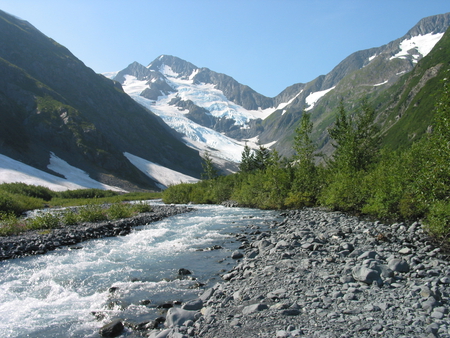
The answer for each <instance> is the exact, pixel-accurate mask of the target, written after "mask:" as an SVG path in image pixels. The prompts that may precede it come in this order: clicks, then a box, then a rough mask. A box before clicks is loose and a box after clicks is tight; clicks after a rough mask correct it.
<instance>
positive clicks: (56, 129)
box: [0, 11, 201, 189]
mask: <svg viewBox="0 0 450 338" xmlns="http://www.w3.org/2000/svg"><path fill="white" fill-rule="evenodd" d="M0 30H1V32H2V34H1V35H0V108H1V109H0V114H1V116H0V118H1V119H2V124H1V127H0V128H1V133H0V152H1V153H3V154H5V155H7V156H10V157H12V158H14V159H18V160H21V161H23V162H24V163H27V164H30V165H32V166H34V167H36V168H39V169H41V170H45V171H47V172H51V170H49V169H48V168H47V166H48V164H49V158H50V153H49V152H50V151H52V152H53V153H55V154H56V155H57V156H58V157H60V158H61V159H63V160H65V161H67V162H68V163H70V164H72V165H74V166H76V167H78V168H81V169H83V170H85V171H86V172H88V173H89V174H90V175H91V177H92V178H95V179H97V180H99V181H102V182H105V183H109V184H112V183H113V184H115V185H118V186H124V187H127V188H131V189H136V188H138V187H143V188H150V189H153V188H157V186H156V185H155V182H154V180H152V179H151V178H150V177H148V176H147V175H146V174H144V173H142V172H141V171H140V170H138V169H137V168H136V167H135V166H134V165H132V164H131V163H130V161H129V160H128V159H127V158H126V157H125V156H124V153H125V152H128V153H131V154H133V155H135V156H139V157H141V158H143V159H146V160H149V161H152V162H155V163H158V164H160V165H162V166H165V167H168V168H171V169H173V170H176V171H179V172H183V173H184V174H187V175H191V176H198V175H199V173H200V172H201V159H200V157H199V155H198V152H197V151H195V150H193V149H191V148H189V147H187V146H185V145H184V143H183V142H181V140H180V137H179V135H177V134H176V133H175V132H174V131H173V130H171V129H170V128H169V127H168V126H167V125H166V124H165V123H164V122H163V121H162V120H161V119H160V118H159V117H157V116H156V115H154V114H152V113H151V112H149V111H148V110H146V109H144V108H143V107H142V106H141V105H139V104H137V103H136V102H135V101H134V100H132V99H131V98H130V97H129V96H128V95H126V94H125V93H124V92H123V90H122V87H121V86H120V84H118V83H117V82H116V83H114V82H113V81H111V80H109V79H107V78H105V77H104V76H102V75H98V74H95V73H94V72H93V71H92V70H91V69H90V68H87V67H86V66H85V65H84V64H83V63H82V62H81V61H80V60H78V59H77V58H76V57H75V56H73V55H72V54H71V53H70V51H68V50H67V49H66V48H64V47H63V46H61V45H59V44H58V43H56V42H55V41H53V40H51V39H49V38H48V37H46V36H45V35H43V34H42V33H40V32H39V31H38V30H36V29H35V28H34V27H33V26H32V25H30V24H29V23H28V22H25V21H22V20H19V19H17V18H15V17H13V16H11V15H9V14H7V13H4V12H1V11H0ZM3 121H5V123H3ZM12 131H14V132H12Z"/></svg>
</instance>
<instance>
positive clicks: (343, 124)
mask: <svg viewBox="0 0 450 338" xmlns="http://www.w3.org/2000/svg"><path fill="white" fill-rule="evenodd" d="M438 93H440V95H439V96H436V99H437V104H436V107H435V109H434V112H433V114H431V115H433V123H432V126H433V128H432V131H431V132H430V133H428V134H427V135H426V137H422V138H420V139H418V140H416V142H415V143H413V144H412V146H410V147H409V148H406V149H401V150H400V149H399V150H392V148H390V147H382V141H383V139H382V134H381V133H380V128H379V126H378V125H377V123H376V121H375V117H376V114H375V111H374V110H373V109H372V108H371V107H370V105H369V102H368V100H366V99H364V100H362V102H361V104H360V105H359V107H357V108H356V109H355V110H354V111H352V112H350V113H349V112H347V111H346V110H345V108H344V104H343V103H342V102H341V104H340V106H339V108H338V111H337V113H336V115H337V117H336V123H335V124H334V125H333V126H332V127H331V128H329V129H328V134H329V137H330V138H331V139H332V141H333V145H334V147H335V148H336V151H335V152H334V154H333V156H332V157H331V158H328V159H326V160H325V164H320V165H318V164H316V162H318V161H315V157H317V156H319V155H320V154H317V153H315V149H316V146H314V143H313V142H312V141H311V138H310V134H311V132H312V124H311V121H310V116H309V114H308V113H306V112H303V115H302V118H301V121H300V122H299V125H298V127H297V129H296V133H295V137H294V144H293V150H294V152H295V155H294V156H292V158H289V159H286V158H281V157H280V156H279V155H278V153H277V152H276V151H269V150H268V149H266V148H264V147H262V146H261V147H260V148H259V149H257V150H255V151H252V150H251V149H250V148H249V147H247V146H246V147H245V148H244V151H243V153H242V161H241V165H240V171H239V172H238V173H236V174H233V175H229V176H225V177H224V176H219V177H216V178H213V179H208V180H204V181H201V182H199V183H196V184H181V185H176V186H171V187H169V188H168V189H167V190H166V191H164V193H163V201H164V202H165V203H188V202H194V203H221V202H223V201H226V200H235V201H237V202H238V203H240V204H241V205H243V206H248V207H257V208H262V209H285V208H301V207H304V206H323V207H328V208H330V209H332V210H341V211H345V212H351V213H354V214H358V215H367V216H372V217H377V218H382V219H390V220H408V221H412V220H418V219H421V220H423V221H424V222H425V224H426V226H427V228H428V230H429V232H430V234H432V235H434V236H436V237H437V238H439V239H441V240H446V239H447V238H448V236H449V235H450V166H449V163H450V89H449V85H448V80H447V79H446V81H443V82H441V87H440V90H439V91H438ZM323 162H324V161H321V163H323Z"/></svg>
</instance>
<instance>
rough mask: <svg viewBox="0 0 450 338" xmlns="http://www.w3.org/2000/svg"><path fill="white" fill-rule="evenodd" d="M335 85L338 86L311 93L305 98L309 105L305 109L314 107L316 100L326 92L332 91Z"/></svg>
mask: <svg viewBox="0 0 450 338" xmlns="http://www.w3.org/2000/svg"><path fill="white" fill-rule="evenodd" d="M335 87H336V86H334V87H331V88H328V89H325V90H321V91H318V92H314V93H311V94H309V95H308V96H307V97H306V99H305V102H306V104H307V105H308V106H309V107H308V108H306V109H305V111H308V110H311V109H313V108H314V105H315V104H316V102H317V101H319V99H320V98H321V97H323V96H324V95H325V94H327V93H328V92H330V91H332V90H333V89H334V88H335Z"/></svg>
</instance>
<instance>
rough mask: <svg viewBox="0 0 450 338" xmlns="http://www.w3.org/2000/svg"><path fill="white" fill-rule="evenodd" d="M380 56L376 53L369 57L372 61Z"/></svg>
mask: <svg viewBox="0 0 450 338" xmlns="http://www.w3.org/2000/svg"><path fill="white" fill-rule="evenodd" d="M377 56H378V54H374V55H372V56H371V57H369V62H370V61H372V60H373V59H375V58H376V57H377Z"/></svg>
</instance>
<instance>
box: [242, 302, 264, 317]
mask: <svg viewBox="0 0 450 338" xmlns="http://www.w3.org/2000/svg"><path fill="white" fill-rule="evenodd" d="M268 308H269V307H268V306H267V304H252V305H249V306H246V307H244V309H242V313H243V314H244V315H249V314H251V313H255V312H259V311H262V310H266V309H268Z"/></svg>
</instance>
